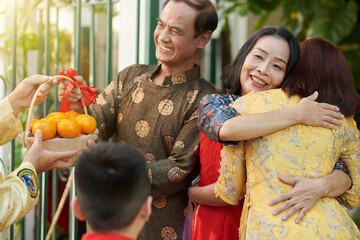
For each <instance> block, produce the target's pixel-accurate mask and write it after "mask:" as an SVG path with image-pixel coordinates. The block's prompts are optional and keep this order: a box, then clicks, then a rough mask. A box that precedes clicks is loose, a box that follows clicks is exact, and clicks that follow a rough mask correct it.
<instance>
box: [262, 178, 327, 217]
mask: <svg viewBox="0 0 360 240" xmlns="http://www.w3.org/2000/svg"><path fill="white" fill-rule="evenodd" d="M279 179H280V181H281V182H283V183H285V184H288V185H291V186H294V188H293V189H291V190H290V191H289V192H287V193H284V194H281V195H280V196H278V197H277V198H275V199H273V200H271V201H270V202H269V205H270V206H273V205H276V204H278V203H281V202H283V203H282V204H281V206H279V207H278V208H276V209H275V210H274V211H273V212H272V213H273V215H274V216H276V215H278V214H279V213H282V212H284V211H285V210H287V209H289V208H290V210H288V211H287V212H286V213H285V215H284V216H282V218H281V220H283V221H286V220H288V219H289V218H290V217H291V216H292V215H294V214H295V213H296V212H297V211H299V210H300V212H299V214H298V216H297V217H296V219H295V223H299V222H300V221H301V220H302V219H303V218H304V216H305V214H306V213H307V212H308V211H309V210H310V209H311V208H312V207H313V206H314V205H315V204H316V202H317V201H318V200H319V199H320V198H322V197H323V196H324V191H325V190H324V188H323V184H322V179H321V178H306V177H283V176H280V175H279ZM325 195H326V194H325Z"/></svg>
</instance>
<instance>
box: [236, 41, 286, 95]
mask: <svg viewBox="0 0 360 240" xmlns="http://www.w3.org/2000/svg"><path fill="white" fill-rule="evenodd" d="M289 56H290V47H289V44H288V43H287V42H286V41H285V40H283V39H280V38H278V37H275V36H264V37H262V38H260V39H259V40H258V41H257V42H256V44H255V45H254V47H253V49H252V50H251V51H250V52H249V54H248V55H247V56H246V58H245V61H244V64H243V67H242V69H241V72H240V84H241V89H242V92H241V95H245V94H247V93H249V92H251V91H255V92H258V91H265V90H269V89H273V88H277V87H278V86H279V85H280V84H281V82H282V81H283V80H284V76H285V72H286V66H287V62H288V60H289Z"/></svg>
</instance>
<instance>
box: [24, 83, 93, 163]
mask: <svg viewBox="0 0 360 240" xmlns="http://www.w3.org/2000/svg"><path fill="white" fill-rule="evenodd" d="M57 78H65V79H67V80H69V81H72V82H74V81H73V80H72V79H71V78H69V77H66V76H54V77H51V78H50V79H49V80H48V81H47V82H45V83H43V84H42V85H44V84H46V83H48V82H50V81H51V80H53V79H57ZM42 85H40V86H39V88H38V89H37V91H36V92H35V94H34V97H33V99H32V101H31V105H30V108H29V115H28V118H27V123H26V129H25V131H23V132H21V133H20V134H19V138H20V140H21V141H22V143H23V145H24V147H25V148H27V149H30V147H31V146H32V144H33V143H34V139H35V137H34V136H33V135H32V133H31V131H30V120H31V115H32V112H33V109H34V105H35V102H36V98H37V94H38V92H39V90H40V88H41V86H42ZM81 101H82V105H83V107H84V111H85V114H87V109H86V106H85V103H84V99H81ZM98 133H99V131H98V129H96V130H95V132H94V133H92V134H88V135H83V136H80V137H75V138H52V139H48V140H43V141H42V147H43V149H45V150H48V151H54V152H64V151H71V150H83V149H86V148H88V146H87V142H88V140H90V139H91V140H93V141H96V140H97V138H98ZM68 161H70V162H75V161H76V156H75V157H72V158H70V159H68Z"/></svg>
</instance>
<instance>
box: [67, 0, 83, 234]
mask: <svg viewBox="0 0 360 240" xmlns="http://www.w3.org/2000/svg"><path fill="white" fill-rule="evenodd" d="M75 12H76V16H75V20H76V21H75V23H76V26H75V28H74V30H75V36H76V39H75V46H74V47H75V68H76V69H78V73H79V74H80V75H81V0H77V1H76V9H75ZM75 195H76V192H75V181H73V183H72V186H71V191H70V199H69V201H70V202H71V200H72V199H73V198H74V197H75ZM69 239H70V240H76V239H77V220H76V218H75V216H74V213H73V212H72V211H71V207H70V208H69Z"/></svg>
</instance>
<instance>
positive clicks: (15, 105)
mask: <svg viewBox="0 0 360 240" xmlns="http://www.w3.org/2000/svg"><path fill="white" fill-rule="evenodd" d="M8 99H9V102H10V104H11V107H12V110H13V113H14V116H15V117H17V116H18V114H19V112H20V111H21V110H22V109H23V107H22V106H21V101H20V100H19V99H17V97H16V96H15V95H14V93H13V92H12V93H10V94H9V96H8Z"/></svg>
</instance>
